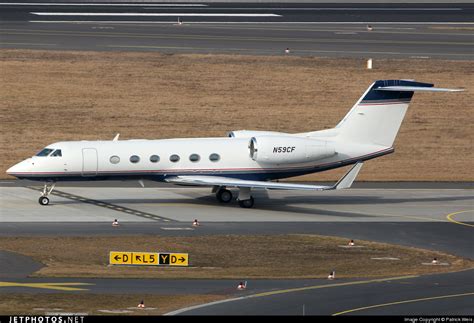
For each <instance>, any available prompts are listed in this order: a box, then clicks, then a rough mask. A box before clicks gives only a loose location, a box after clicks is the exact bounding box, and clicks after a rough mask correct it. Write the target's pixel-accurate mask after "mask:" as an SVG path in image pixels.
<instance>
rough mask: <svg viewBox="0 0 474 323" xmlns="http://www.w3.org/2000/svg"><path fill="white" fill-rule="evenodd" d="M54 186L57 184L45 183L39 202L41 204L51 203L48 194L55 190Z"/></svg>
mask: <svg viewBox="0 0 474 323" xmlns="http://www.w3.org/2000/svg"><path fill="white" fill-rule="evenodd" d="M54 186H56V183H54V182H52V183H45V184H44V187H43V193H41V197H40V198H39V199H38V202H39V204H40V205H43V206H44V205H48V204H49V198H48V195H49V194H51V192H53V190H54Z"/></svg>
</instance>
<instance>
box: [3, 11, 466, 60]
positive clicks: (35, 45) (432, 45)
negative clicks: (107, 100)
mask: <svg viewBox="0 0 474 323" xmlns="http://www.w3.org/2000/svg"><path fill="white" fill-rule="evenodd" d="M248 15H252V16H248ZM473 17H474V5H473V4H422V5H421V4H353V3H352V4H333V5H328V4H281V3H280V4H245V5H242V4H217V3H214V4H209V5H205V6H202V7H157V6H152V5H150V6H144V5H143V4H141V5H138V4H135V5H132V6H129V7H127V6H119V7H117V6H80V7H78V6H34V5H32V6H18V5H1V10H0V48H30V49H51V50H94V51H160V52H167V53H180V52H184V53H239V54H258V55H310V56H331V57H363V58H367V57H370V58H373V57H391V58H400V57H404V58H406V57H412V58H449V59H472V58H474V51H473V33H472V30H473V29H472V28H473V25H474V19H473ZM178 19H179V20H180V21H181V23H182V24H178ZM368 26H371V28H372V30H368V28H367V27H368ZM286 48H288V49H289V50H290V53H289V54H285V52H284V51H285V49H286Z"/></svg>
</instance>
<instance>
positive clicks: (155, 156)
mask: <svg viewBox="0 0 474 323" xmlns="http://www.w3.org/2000/svg"><path fill="white" fill-rule="evenodd" d="M150 161H151V162H152V163H157V162H159V161H160V156H158V155H151V156H150Z"/></svg>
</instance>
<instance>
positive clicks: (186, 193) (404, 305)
mask: <svg viewBox="0 0 474 323" xmlns="http://www.w3.org/2000/svg"><path fill="white" fill-rule="evenodd" d="M22 184H28V185H29V184H31V183H25V182H22V183H17V182H13V183H4V185H3V186H2V187H0V210H1V213H0V222H1V225H0V236H2V237H16V236H35V235H37V236H41V235H69V236H84V235H128V234H150V235H156V234H158V235H167V236H201V235H214V234H241V235H245V234H285V233H310V234H322V235H330V236H339V237H346V238H347V239H355V241H356V242H357V240H372V241H379V242H387V243H393V244H399V245H404V246H411V247H420V248H425V249H430V250H439V251H444V252H448V253H452V254H455V255H458V256H461V257H467V258H471V259H474V248H472V245H473V244H474V236H473V235H472V230H473V229H474V212H472V211H473V208H472V206H474V193H473V191H472V189H470V188H471V187H470V186H468V188H467V189H466V188H464V189H456V188H441V187H437V188H429V187H428V186H429V185H428V186H426V185H425V187H423V188H406V189H401V188H400V187H403V184H398V186H393V183H392V184H391V185H392V186H391V187H389V188H386V189H380V188H377V189H370V188H365V189H351V190H346V191H343V192H336V193H337V194H322V195H321V194H313V193H307V192H304V193H301V192H281V191H271V192H268V193H265V192H258V193H256V195H255V196H256V200H257V204H256V208H255V209H252V210H243V209H241V208H238V207H236V206H235V205H233V204H232V203H231V205H216V202H215V201H214V197H213V196H212V195H210V193H209V192H208V190H205V189H202V188H175V187H170V186H168V185H161V186H160V185H157V186H155V187H152V188H136V187H130V186H127V185H123V186H121V187H116V186H114V187H110V186H109V187H107V186H102V187H98V188H97V187H87V186H79V187H61V188H60V189H59V191H60V193H59V195H53V196H51V201H52V202H51V205H50V206H48V207H42V206H40V205H38V204H37V201H36V199H37V197H38V195H39V192H38V191H37V190H36V189H35V188H34V187H30V186H27V187H25V186H22ZM379 184H380V183H379ZM412 185H413V184H412ZM451 185H454V184H453V183H452V184H451ZM387 186H390V185H388V184H387ZM81 198H82V200H81ZM99 203H104V204H105V205H111V206H110V207H104V206H103V205H100V204H99ZM126 210H132V211H133V212H136V213H138V214H135V213H127V212H126ZM140 212H141V213H140ZM144 214H145V215H146V214H150V215H153V216H156V218H155V217H152V218H147V217H144V216H143V215H144ZM195 216H197V217H198V218H199V219H200V222H201V225H200V226H199V227H193V226H192V225H191V222H192V219H194V217H195ZM114 217H117V218H119V219H120V226H118V227H112V226H111V220H110V221H104V220H103V219H104V218H107V219H113V218H114ZM165 219H167V220H168V221H164V220H165ZM1 257H3V259H8V262H1V264H2V265H1V266H0V277H1V281H0V293H6V294H8V293H13V292H25V293H58V292H61V293H109V294H123V293H128V294H137V297H138V295H143V294H148V293H152V294H163V295H179V294H203V293H204V294H207V293H208V294H219V295H226V296H227V297H229V298H231V299H234V298H237V300H234V301H229V302H225V303H219V304H214V305H210V306H205V307H199V308H195V309H190V310H186V311H180V312H176V313H171V314H181V315H215V314H225V315H262V314H271V315H301V314H302V313H303V306H304V313H305V315H333V314H339V313H340V314H348V315H356V314H362V315H368V314H384V315H385V314H391V315H393V314H398V315H418V314H419V315H421V314H424V315H428V314H430V315H436V314H439V315H442V314H443V315H448V314H449V315H469V314H471V315H472V314H473V310H472V308H473V307H472V302H473V295H474V275H473V274H474V271H473V270H470V271H465V272H460V273H451V274H442V275H429V276H422V277H401V278H400V277H395V278H390V279H388V280H378V281H374V280H373V279H364V278H363V277H361V278H360V279H336V280H333V281H329V280H321V279H315V280H248V279H247V278H246V277H242V280H248V288H247V289H246V290H245V291H238V290H237V289H236V285H237V284H238V281H234V280H142V279H63V278H28V277H26V276H28V275H29V274H30V273H32V272H34V271H35V270H37V269H38V268H40V266H41V264H38V263H35V262H33V261H31V259H29V258H27V257H23V256H19V255H15V254H11V253H8V254H5V253H2V254H0V258H1ZM429 261H430V259H427V262H429ZM368 270H369V269H368ZM13 273H15V275H14V274H13ZM58 284H59V285H58ZM295 289H296V290H295Z"/></svg>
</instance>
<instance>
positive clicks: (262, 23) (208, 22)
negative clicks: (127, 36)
mask: <svg viewBox="0 0 474 323" xmlns="http://www.w3.org/2000/svg"><path fill="white" fill-rule="evenodd" d="M28 22H32V23H49V24H51V23H74V24H79V23H99V24H100V23H102V24H170V23H174V24H175V23H176V21H138V20H137V21H125V20H124V21H120V20H116V21H111V20H88V21H87V20H58V21H50V20H30V21H28ZM186 24H203V25H205V24H216V25H218V24H222V25H226V24H235V25H241V24H242V25H252V24H253V25H337V24H341V25H360V24H364V25H367V24H377V25H460V26H461V25H474V22H449V21H448V22H410V21H392V22H364V21H339V22H334V21H278V22H275V21H187V22H186Z"/></svg>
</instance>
